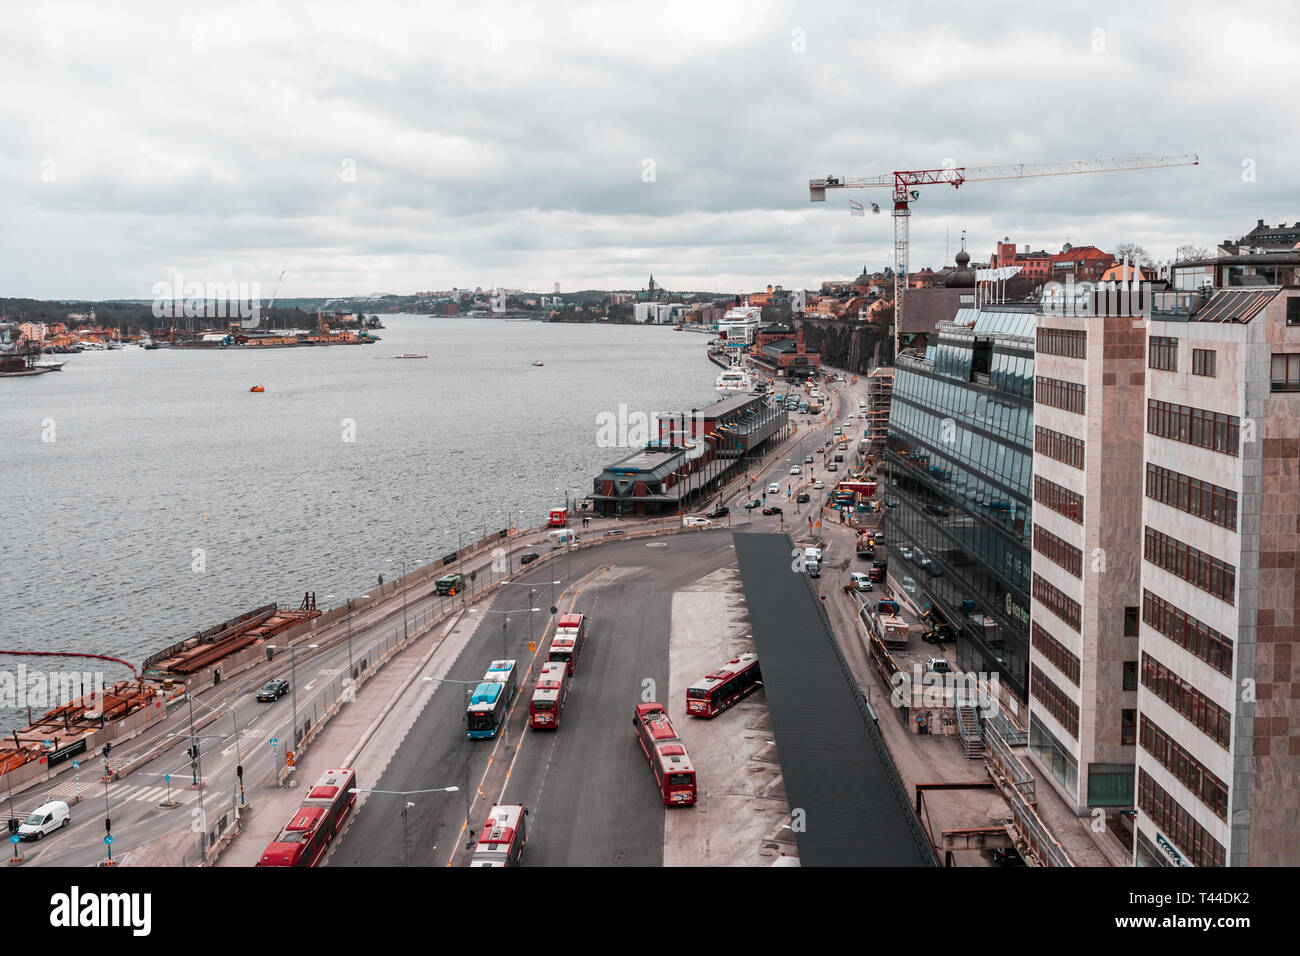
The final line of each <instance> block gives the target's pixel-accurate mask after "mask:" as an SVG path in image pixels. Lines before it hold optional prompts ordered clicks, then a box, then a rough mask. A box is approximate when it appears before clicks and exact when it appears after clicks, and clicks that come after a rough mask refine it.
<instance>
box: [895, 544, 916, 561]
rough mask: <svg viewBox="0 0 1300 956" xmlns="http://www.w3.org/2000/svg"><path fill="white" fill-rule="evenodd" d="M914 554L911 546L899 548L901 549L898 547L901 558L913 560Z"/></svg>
mask: <svg viewBox="0 0 1300 956" xmlns="http://www.w3.org/2000/svg"><path fill="white" fill-rule="evenodd" d="M912 555H913V552H912V549H911V548H906V547H904V548H899V549H898V556H899V557H900V558H902V559H903V560H904V561H911V560H912Z"/></svg>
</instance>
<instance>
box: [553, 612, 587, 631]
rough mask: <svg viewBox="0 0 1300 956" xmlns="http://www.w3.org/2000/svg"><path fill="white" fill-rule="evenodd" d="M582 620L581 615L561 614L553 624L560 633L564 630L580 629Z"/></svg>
mask: <svg viewBox="0 0 1300 956" xmlns="http://www.w3.org/2000/svg"><path fill="white" fill-rule="evenodd" d="M582 618H583V615H581V614H561V615H560V619H559V620H558V621H556V622H555V629H556V630H559V631H562V630H564V629H565V628H573V627H581V626H582Z"/></svg>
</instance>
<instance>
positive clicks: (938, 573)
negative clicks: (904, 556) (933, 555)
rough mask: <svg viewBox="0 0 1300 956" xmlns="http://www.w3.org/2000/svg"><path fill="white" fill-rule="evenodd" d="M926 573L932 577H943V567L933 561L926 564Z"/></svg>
mask: <svg viewBox="0 0 1300 956" xmlns="http://www.w3.org/2000/svg"><path fill="white" fill-rule="evenodd" d="M925 573H926V574H928V575H930V577H932V578H941V577H943V568H941V567H939V565H937V564H935V563H934V562H933V561H931V562H930V563H929V564H927V565H926V566H925Z"/></svg>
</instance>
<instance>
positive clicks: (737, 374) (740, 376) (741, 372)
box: [714, 363, 754, 392]
mask: <svg viewBox="0 0 1300 956" xmlns="http://www.w3.org/2000/svg"><path fill="white" fill-rule="evenodd" d="M714 387H715V388H716V389H717V390H718V391H719V392H751V391H753V389H754V380H753V379H752V378H751V377H750V374H749V372H748V371H747V370H746V369H745V367H744V366H742V365H740V364H739V363H736V364H733V365H732V366H731V367H730V368H725V369H723V370H722V374H720V375H719V376H718V380H717V382H716V383H715V384H714Z"/></svg>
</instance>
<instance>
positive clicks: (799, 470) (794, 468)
mask: <svg viewBox="0 0 1300 956" xmlns="http://www.w3.org/2000/svg"><path fill="white" fill-rule="evenodd" d="M790 474H792V475H802V474H803V465H791V466H790Z"/></svg>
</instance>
